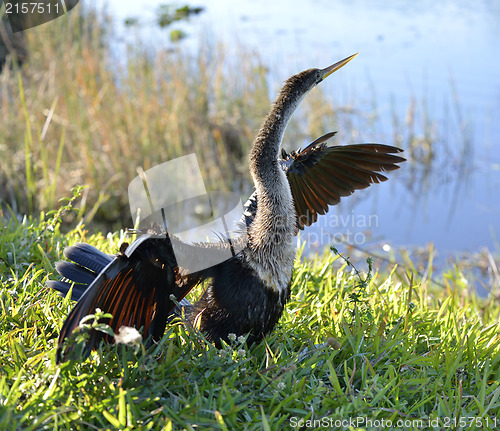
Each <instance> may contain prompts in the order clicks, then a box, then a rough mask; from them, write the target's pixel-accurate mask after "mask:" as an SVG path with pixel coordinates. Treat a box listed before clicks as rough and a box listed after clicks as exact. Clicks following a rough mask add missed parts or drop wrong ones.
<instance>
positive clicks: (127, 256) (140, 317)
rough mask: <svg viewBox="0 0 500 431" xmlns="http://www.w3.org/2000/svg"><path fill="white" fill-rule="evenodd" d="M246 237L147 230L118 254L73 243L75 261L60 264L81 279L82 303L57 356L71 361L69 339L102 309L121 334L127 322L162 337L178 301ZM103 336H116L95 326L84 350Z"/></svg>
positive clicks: (57, 285) (60, 284) (65, 286)
mask: <svg viewBox="0 0 500 431" xmlns="http://www.w3.org/2000/svg"><path fill="white" fill-rule="evenodd" d="M238 241H239V242H238ZM241 241H243V239H241V240H236V241H234V242H224V241H221V242H219V243H200V244H195V245H191V244H187V243H185V242H183V241H181V240H179V239H178V238H176V237H174V236H167V235H152V234H146V235H142V236H141V237H139V238H138V239H137V240H136V241H134V242H133V243H132V244H131V245H130V246H129V247H128V248H127V249H126V250H124V251H123V252H122V253H120V254H118V255H117V256H115V257H114V258H113V257H111V256H108V255H105V254H104V253H101V252H99V251H98V250H97V249H95V248H94V247H91V246H88V245H82V244H77V245H76V246H73V247H70V248H69V249H68V250H67V251H65V254H66V255H67V256H68V257H69V258H70V259H73V262H64V263H62V262H60V263H58V265H57V269H58V271H60V273H61V275H63V276H64V277H66V278H67V279H69V280H70V281H73V282H75V284H74V285H73V292H76V293H73V297H74V298H75V299H77V300H78V302H77V303H76V305H75V307H74V308H73V309H72V310H71V312H70V313H69V315H68V317H67V318H66V320H65V322H64V324H63V327H62V329H61V333H60V336H59V348H58V351H57V361H58V362H60V361H63V360H65V359H66V358H67V357H68V354H69V353H70V352H71V351H72V350H73V346H65V345H64V341H65V340H66V339H67V338H68V337H69V336H70V335H71V333H72V332H73V331H74V330H75V329H76V328H78V326H79V324H80V322H81V320H82V318H84V317H85V316H87V315H89V314H93V313H94V312H95V310H96V309H97V308H99V309H100V310H102V311H103V312H104V313H110V314H111V315H112V316H113V317H112V318H111V319H110V320H109V321H107V322H105V323H108V324H109V326H110V327H111V328H112V329H113V331H114V332H115V333H117V332H118V330H119V329H120V328H121V327H122V326H131V327H135V328H136V329H138V330H139V329H141V328H142V334H143V335H144V338H145V339H149V340H151V339H152V340H158V339H160V338H161V337H162V336H163V333H164V331H165V326H166V323H167V321H168V319H169V317H170V316H171V314H172V312H173V310H174V308H175V307H176V303H177V302H181V301H182V300H183V298H184V297H185V296H186V295H187V294H188V293H189V291H191V290H192V289H193V288H194V287H195V286H196V285H198V284H199V283H201V282H202V281H203V280H205V279H207V278H209V277H211V271H212V268H213V267H214V266H215V265H217V264H219V263H222V262H224V261H226V260H228V259H231V258H233V257H234V256H235V252H236V251H237V250H239V249H241V244H240V242H241ZM106 262H107V264H106ZM99 270H100V271H99ZM97 271H99V272H97ZM76 283H80V284H76ZM86 283H88V287H87V284H86ZM48 285H49V287H51V288H54V289H56V290H59V291H60V292H63V293H67V292H68V291H69V289H70V287H71V284H70V283H68V282H67V281H49V283H48ZM75 289H76V290H75ZM82 290H84V291H83V292H82ZM171 295H173V296H174V297H175V301H173V300H172V299H171ZM181 303H182V302H181ZM101 340H106V341H113V340H112V339H111V337H110V336H108V335H107V334H105V333H103V332H99V331H96V330H91V331H90V334H89V339H88V340H87V342H86V345H85V348H84V351H83V355H84V356H87V355H88V354H89V353H90V351H91V350H92V349H93V348H94V347H96V346H97V345H98V344H99V342H100V341H101Z"/></svg>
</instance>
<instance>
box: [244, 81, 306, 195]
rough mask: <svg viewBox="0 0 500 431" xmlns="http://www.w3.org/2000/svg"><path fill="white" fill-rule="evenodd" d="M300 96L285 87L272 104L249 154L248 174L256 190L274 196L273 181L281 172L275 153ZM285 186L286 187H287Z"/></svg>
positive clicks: (274, 186)
mask: <svg viewBox="0 0 500 431" xmlns="http://www.w3.org/2000/svg"><path fill="white" fill-rule="evenodd" d="M300 100H301V97H299V96H297V95H296V93H294V92H293V90H292V91H290V90H289V89H288V88H287V86H285V87H284V88H283V90H282V91H281V93H280V94H279V95H278V97H277V98H276V100H275V101H274V103H273V105H272V107H271V110H270V111H269V114H268V115H267V117H266V119H265V120H264V123H263V124H262V127H261V128H260V131H259V133H258V134H257V137H256V138H255V141H254V143H253V147H252V150H251V152H250V172H251V174H252V177H253V180H254V183H255V187H256V189H257V191H258V192H259V189H261V190H262V191H266V192H271V193H275V192H278V190H277V189H276V178H277V177H278V176H280V177H281V175H279V174H280V173H281V172H282V170H281V168H280V166H279V164H278V154H279V149H280V146H281V141H282V139H283V134H284V133H285V129H286V126H287V124H288V122H289V121H290V118H291V116H292V114H293V112H294V111H295V109H296V107H297V106H298V104H299V102H300ZM287 187H288V186H287Z"/></svg>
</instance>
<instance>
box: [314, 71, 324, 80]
mask: <svg viewBox="0 0 500 431" xmlns="http://www.w3.org/2000/svg"><path fill="white" fill-rule="evenodd" d="M322 78H323V77H322V76H321V72H320V71H319V70H318V71H316V82H317V83H319V82H321V80H322Z"/></svg>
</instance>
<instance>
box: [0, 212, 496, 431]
mask: <svg viewBox="0 0 500 431" xmlns="http://www.w3.org/2000/svg"><path fill="white" fill-rule="evenodd" d="M56 217H57V214H56ZM42 219H43V220H42V221H41V222H36V223H32V222H31V221H29V220H24V221H23V222H22V223H21V222H17V221H15V220H14V219H12V220H11V221H10V222H8V223H6V222H2V223H3V224H2V225H1V227H0V229H1V231H2V237H3V238H5V241H2V243H1V245H0V274H2V275H1V278H2V279H1V281H2V289H1V291H0V306H1V317H0V374H1V379H0V428H1V429H5V430H10V429H12V430H18V429H24V430H30V429H87V430H88V429H113V428H120V429H165V430H168V429H196V428H197V427H201V428H205V429H207V428H210V429H221V430H226V429H255V430H257V429H276V430H277V429H284V428H289V427H290V426H295V425H297V426H307V425H314V424H313V423H311V422H306V421H308V420H322V421H323V422H321V426H325V425H330V424H333V425H334V428H339V427H338V426H336V425H339V424H340V425H348V424H349V422H348V421H349V420H351V421H352V420H355V421H358V422H355V423H356V424H357V425H358V426H360V428H361V429H380V426H381V424H385V425H386V426H387V425H388V423H389V422H388V421H391V424H392V426H393V428H392V429H407V430H408V429H410V430H411V429H415V430H417V429H419V430H421V429H439V428H446V424H449V426H450V427H451V429H474V428H468V426H469V424H470V423H474V424H478V423H480V422H481V423H482V424H483V429H495V426H494V424H495V420H496V421H498V420H499V419H500V418H499V415H498V412H499V411H500V384H499V381H500V343H499V341H500V335H499V333H500V331H499V326H498V319H499V317H500V306H499V305H498V303H495V302H494V301H489V300H485V299H478V298H476V297H475V296H470V295H469V292H468V291H467V289H466V284H467V283H466V282H465V280H464V278H463V276H462V275H461V273H460V271H459V270H455V271H450V273H449V274H448V275H447V276H446V277H444V279H443V280H442V281H443V282H444V283H445V284H446V286H447V288H446V289H440V290H438V289H434V288H433V286H432V285H431V284H430V281H428V280H427V281H425V282H423V283H422V282H421V280H419V279H418V278H414V279H413V282H410V280H409V279H408V277H406V276H405V275H403V274H401V275H399V274H400V273H399V271H398V270H394V271H390V272H384V273H377V271H376V269H374V270H373V271H369V270H368V264H367V265H365V267H363V268H360V271H359V273H358V274H357V273H356V272H355V271H354V270H353V269H352V268H350V267H349V266H347V265H344V266H343V267H342V268H341V269H340V270H338V269H333V262H334V261H338V260H339V259H341V260H342V259H343V257H338V256H336V255H335V254H334V253H333V252H331V251H329V252H327V253H325V254H324V256H320V257H317V258H316V259H308V260H305V261H303V262H301V263H299V261H298V263H297V264H296V267H295V275H294V282H293V287H292V298H291V301H290V303H289V304H288V306H287V308H286V311H285V313H284V315H283V317H282V319H281V320H280V322H279V325H278V327H277V328H276V329H275V331H274V332H273V334H272V335H271V336H269V337H268V338H267V339H266V341H265V342H262V343H260V344H259V345H257V346H254V347H252V348H248V347H246V346H245V344H244V343H243V344H241V343H240V342H239V341H238V340H236V341H235V342H234V344H233V345H231V346H227V347H226V348H224V349H222V350H217V349H215V348H214V347H213V346H212V345H210V344H207V343H206V342H204V341H202V340H200V339H199V336H198V335H197V334H195V333H193V332H192V331H190V330H187V329H186V328H185V327H184V326H183V325H182V324H181V323H180V322H178V323H177V324H174V325H172V326H170V327H169V328H168V329H167V332H166V334H165V336H164V338H163V339H162V341H161V343H160V344H159V345H158V346H155V347H153V348H151V349H150V350H148V351H147V352H146V353H144V352H142V350H141V349H138V351H135V350H134V348H132V347H125V346H118V347H103V348H102V349H101V350H100V351H99V352H97V353H96V354H95V355H94V356H93V361H92V362H90V361H86V362H84V363H76V362H70V363H65V364H63V365H61V366H56V365H55V363H54V355H55V346H56V341H57V335H58V331H59V329H60V327H61V325H62V322H63V319H64V318H65V316H66V315H67V312H68V310H69V308H70V307H71V304H70V302H69V301H68V299H63V298H60V297H58V296H57V295H56V294H55V293H54V292H50V291H48V290H47V289H46V288H45V287H44V285H45V281H46V280H47V278H48V277H50V276H53V275H51V273H53V272H54V270H53V265H54V262H55V261H56V260H57V259H59V258H61V250H62V248H63V247H64V246H66V245H68V244H72V243H74V242H76V241H88V242H89V243H91V244H93V245H96V246H98V247H100V248H102V249H104V250H106V251H108V252H115V251H116V250H117V249H118V248H119V245H120V243H121V242H122V241H123V237H121V236H120V235H119V234H114V235H108V236H106V237H105V236H104V235H102V234H97V235H89V234H88V233H87V232H86V231H85V230H84V229H83V228H82V227H81V226H80V227H78V228H76V229H74V230H73V231H71V232H70V233H69V234H67V235H64V236H62V235H61V234H60V229H59V224H58V222H57V221H56V219H55V218H54V217H53V216H50V217H49V216H42ZM377 267H378V262H374V268H377ZM410 279H411V275H410ZM431 292H433V293H431ZM197 294H199V292H196V293H195V294H194V295H193V296H196V295H197ZM318 345H319V347H318ZM357 418H360V419H357ZM339 420H345V421H347V422H342V423H341V422H335V421H339ZM369 420H371V421H372V422H368V421H369ZM301 421H303V422H301ZM328 421H333V422H328ZM377 421H378V422H377ZM382 421H384V422H382ZM429 421H430V422H429ZM436 421H437V422H436ZM464 421H465V422H464ZM497 423H498V422H497ZM195 424H196V425H195ZM319 424H320V422H316V426H317V425H319ZM351 424H352V422H351ZM436 424H439V425H438V426H434V425H436ZM454 424H456V425H457V426H456V427H455V426H454ZM462 425H463V426H462ZM340 428H341V429H342V426H340ZM343 429H347V428H343Z"/></svg>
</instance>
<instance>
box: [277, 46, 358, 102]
mask: <svg viewBox="0 0 500 431" xmlns="http://www.w3.org/2000/svg"><path fill="white" fill-rule="evenodd" d="M357 55H358V54H357V53H356V54H353V55H351V56H349V57H347V58H344V59H343V60H340V61H338V62H337V63H335V64H332V65H331V66H328V67H325V68H324V69H308V70H304V71H303V72H300V73H298V74H297V75H294V76H292V77H291V78H289V79H288V80H287V81H286V83H285V86H284V90H286V89H287V88H288V92H289V93H295V94H296V95H297V96H299V97H302V96H304V95H306V94H307V93H308V92H309V91H311V90H312V89H313V88H314V87H315V86H316V85H318V84H319V83H320V82H321V81H323V80H324V79H325V78H326V77H327V76H330V75H331V74H332V73H333V72H335V71H337V70H339V69H340V68H341V67H343V66H345V65H346V64H347V63H349V62H350V61H351V60H352V59H353V58H354V57H356V56H357Z"/></svg>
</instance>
